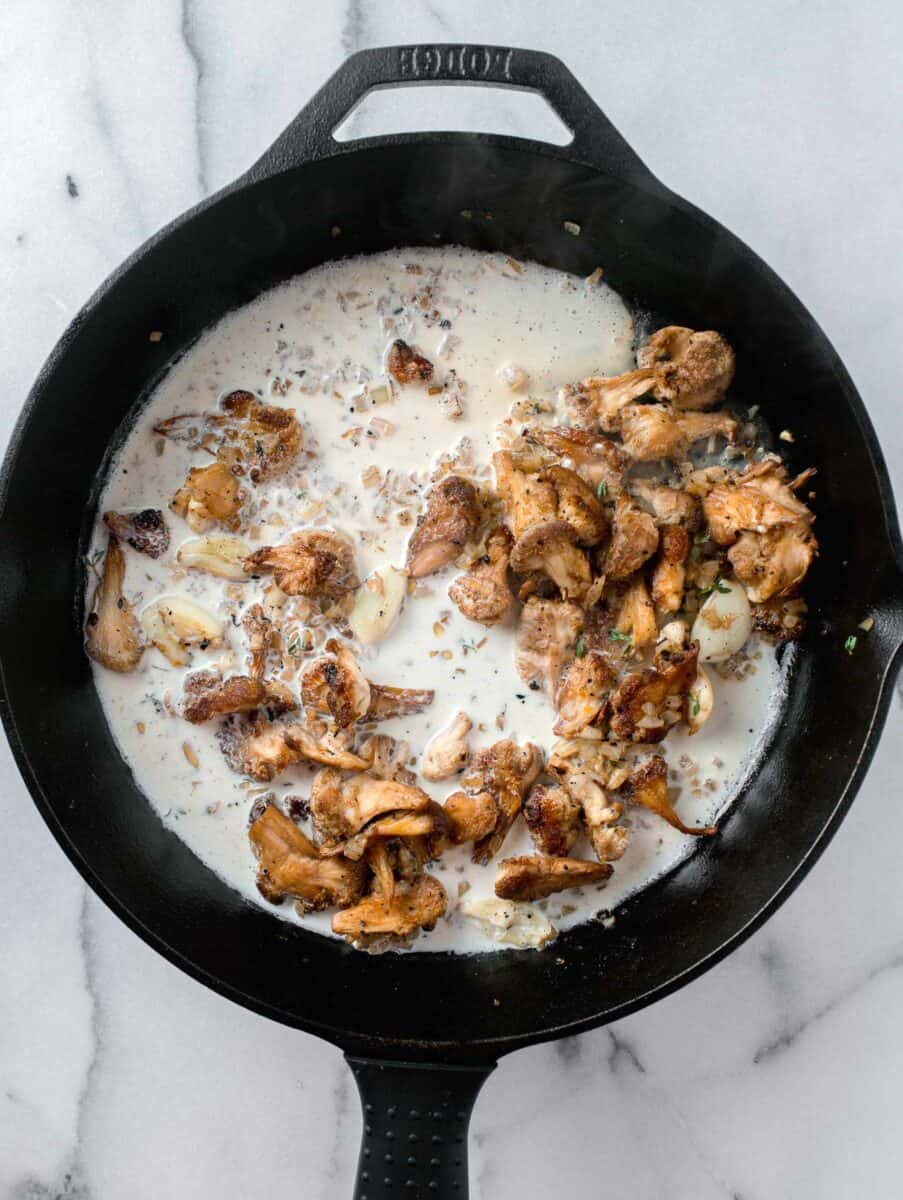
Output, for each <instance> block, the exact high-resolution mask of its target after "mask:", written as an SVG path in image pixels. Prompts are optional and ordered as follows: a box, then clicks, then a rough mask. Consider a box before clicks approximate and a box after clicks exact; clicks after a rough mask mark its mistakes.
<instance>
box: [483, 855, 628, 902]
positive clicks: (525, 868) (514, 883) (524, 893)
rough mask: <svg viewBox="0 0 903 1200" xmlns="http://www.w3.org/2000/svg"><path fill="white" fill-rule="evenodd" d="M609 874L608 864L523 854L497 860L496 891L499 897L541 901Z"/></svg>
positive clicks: (609, 867) (597, 881) (603, 878)
mask: <svg viewBox="0 0 903 1200" xmlns="http://www.w3.org/2000/svg"><path fill="white" fill-rule="evenodd" d="M611 873H612V867H611V864H610V863H600V862H592V861H590V860H588V859H582V858H547V857H545V856H544V855H541V854H524V855H520V856H519V857H517V858H505V859H503V860H502V861H501V862H500V863H499V873H498V875H497V876H496V880H495V894H496V895H497V896H498V897H500V898H501V899H502V900H541V899H542V898H543V897H544V896H551V895H552V894H553V893H555V892H563V891H566V890H567V889H568V888H575V887H585V886H587V885H589V884H597V883H604V882H605V880H606V879H608V878H609V877H610V876H611Z"/></svg>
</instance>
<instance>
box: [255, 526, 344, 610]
mask: <svg viewBox="0 0 903 1200" xmlns="http://www.w3.org/2000/svg"><path fill="white" fill-rule="evenodd" d="M244 567H245V570H246V571H247V572H248V574H249V575H255V574H258V573H268V572H272V574H273V578H274V579H275V581H276V583H277V584H278V585H279V587H280V588H281V589H282V591H283V592H285V593H286V594H287V595H289V596H320V597H323V598H324V599H327V600H333V599H336V598H338V597H341V596H344V595H347V594H348V593H349V592H351V591H353V590H354V588H356V587H357V586H358V578H357V573H356V571H355V567H354V549H353V547H352V545H351V542H350V541H349V540H348V538H346V537H345V536H344V534H340V533H337V532H336V531H335V530H333V529H303V530H301V532H300V533H295V534H293V535H292V536H291V537H290V538H289V540H288V541H287V542H283V544H282V545H281V546H263V547H261V549H260V550H255V552H254V553H253V554H252V555H250V557H249V558H247V559H245V564H244Z"/></svg>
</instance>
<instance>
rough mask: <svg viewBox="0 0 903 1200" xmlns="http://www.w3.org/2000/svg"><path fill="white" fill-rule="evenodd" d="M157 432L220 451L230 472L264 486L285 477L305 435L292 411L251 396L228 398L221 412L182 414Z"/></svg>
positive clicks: (239, 394)
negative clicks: (264, 482) (279, 476)
mask: <svg viewBox="0 0 903 1200" xmlns="http://www.w3.org/2000/svg"><path fill="white" fill-rule="evenodd" d="M154 433H158V434H161V435H162V436H163V437H167V438H171V439H172V440H174V441H183V442H187V443H188V445H189V447H190V448H191V449H193V450H196V449H200V448H201V447H203V448H204V449H206V450H208V451H209V452H210V453H215V454H216V456H217V459H218V460H219V461H220V463H221V464H222V465H223V466H225V467H226V469H227V470H228V471H229V472H230V473H234V474H236V475H248V476H249V477H250V479H251V480H252V482H254V483H260V482H262V481H263V480H264V479H271V478H273V477H274V476H276V475H281V474H283V473H284V472H285V471H286V470H287V469H288V468H289V467H290V466H291V464H292V463H293V462H294V460H295V459H296V458H297V456H298V452H299V451H300V449H301V447H302V445H303V444H304V434H303V431H302V429H301V426H300V424H299V423H298V419H297V418H296V416H295V414H294V413H293V412H292V411H291V410H290V409H287V408H280V407H278V406H276V405H271V404H264V403H263V401H261V400H258V399H257V397H256V396H255V395H253V393H251V392H246V391H236V392H230V393H229V395H228V396H224V397H223V399H222V401H221V402H220V411H219V412H210V413H179V414H177V415H176V416H174V417H170V418H169V419H168V420H166V421H161V422H160V423H159V424H158V425H155V426H154Z"/></svg>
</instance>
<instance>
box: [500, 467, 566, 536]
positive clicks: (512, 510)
mask: <svg viewBox="0 0 903 1200" xmlns="http://www.w3.org/2000/svg"><path fill="white" fill-rule="evenodd" d="M543 462H544V456H543V455H541V454H539V453H537V454H536V455H533V456H529V455H527V456H524V455H516V454H514V453H512V452H511V451H510V450H498V451H496V453H495V454H493V456H492V466H493V468H494V470H495V484H496V490H497V491H498V494H499V496H500V497H501V499H502V501H503V503H504V505H505V508H506V510H507V512H508V515H509V517H510V518H511V528H512V531H513V533H514V538H515V541H519V540H520V538H521V536H522V535H523V534H524V533H526V532H527V530H528V529H531V528H532V527H533V526H534V525H541V524H544V523H546V522H548V521H554V520H555V518H556V514H557V510H558V497H557V494H556V492H555V485H554V483H553V482H552V480H550V479H545V478H543V477H542V475H541V473H540V471H541V468H542V466H543Z"/></svg>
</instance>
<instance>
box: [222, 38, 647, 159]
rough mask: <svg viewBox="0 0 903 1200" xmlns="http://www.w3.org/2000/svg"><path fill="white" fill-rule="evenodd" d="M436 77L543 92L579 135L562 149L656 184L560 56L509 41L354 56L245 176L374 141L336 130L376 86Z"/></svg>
mask: <svg viewBox="0 0 903 1200" xmlns="http://www.w3.org/2000/svg"><path fill="white" fill-rule="evenodd" d="M429 83H459V84H482V85H484V86H490V87H504V88H515V89H518V90H520V91H528V92H537V93H538V94H539V95H540V96H542V97H543V98H544V99H545V100H546V102H547V103H548V104H549V105H550V107H551V108H553V109H554V110H555V112H556V113H557V114H558V116H559V117H560V118H561V120H562V121H563V122H564V123H565V125H567V127H568V128H569V129H570V130H571V132H572V133H573V135H574V139H573V141H572V142H571V143H570V144H569V145H568V146H567V147H561V148H560V152H564V153H567V156H568V157H569V158H577V159H581V160H583V161H585V162H588V163H591V164H592V165H594V166H597V167H600V168H601V169H602V170H604V171H606V172H608V173H609V174H611V175H614V176H616V177H618V178H620V179H623V180H630V181H638V180H645V181H646V182H649V181H650V180H652V178H653V176H652V174H651V172H650V171H649V170H648V168H647V167H646V166H645V165H644V164H643V163H642V161H641V160H640V159H639V158H638V157H637V155H636V154H635V153H634V152H633V150H631V148H630V146H629V145H628V144H627V142H626V141H625V140H624V139H623V138H622V137H621V135H620V133H618V131H617V129H615V127H614V125H612V123H611V122H610V121H609V120H608V118H607V117H606V116H605V114H604V113H603V112H602V110H601V109H600V108H599V107H598V105H597V104H596V102H595V101H594V100H593V98H592V97H591V96H590V94H589V93H588V92H587V91H586V90H585V88H584V87H583V86H582V85H581V84H580V83H578V82H577V80H576V79H575V78H574V76H573V75H572V74H571V72H570V71H569V70H568V69H567V67H566V66H565V65H564V63H563V62H562V61H561V60H560V59H558V58H556V57H555V56H554V55H553V54H547V53H546V52H545V51H542V50H519V49H515V48H512V47H509V46H479V45H461V44H445V45H416V46H380V47H377V48H375V49H372V50H359V51H358V52H357V53H356V54H352V55H351V57H350V58H348V59H346V61H345V62H344V63H343V64H342V65H341V66H340V67H339V69H338V70H337V71H336V73H335V74H334V75H333V76H332V77H331V78H330V79H328V80H327V81H326V83H325V84H324V85H323V87H322V88H320V90H319V91H318V92H317V93H316V95H315V96H314V97H313V99H312V100H310V101H309V103H308V104H307V105H305V107H304V108H303V109H302V110H301V112H300V113H299V114H298V116H297V117H296V118H295V119H294V121H292V123H291V125H289V127H288V128H287V129H286V130H285V132H284V133H282V134H280V136H279V137H278V138H277V139H276V141H275V142H274V143H273V144H272V146H271V147H270V148H269V150H267V152H266V153H265V154H264V155H263V157H262V158H260V159H259V160H258V161H257V162H256V163H255V164H254V166H253V167H252V168H251V170H250V171H249V172H248V174H247V175H246V176H245V180H246V181H249V182H253V181H256V180H258V179H265V178H267V177H268V176H271V175H276V174H279V173H280V172H282V171H286V170H289V169H290V168H292V167H296V166H299V165H300V164H301V163H305V162H311V161H312V160H313V159H316V158H325V157H328V156H330V155H334V154H341V153H347V151H348V150H349V149H351V148H352V147H353V146H354V145H355V144H357V145H362V144H363V145H366V144H367V143H368V141H369V139H361V141H359V142H357V143H353V142H352V143H342V142H337V141H336V140H335V138H334V137H333V131H334V130H335V129H336V127H337V126H338V125H340V124H341V122H342V121H343V120H344V119H345V117H346V116H347V115H348V114H349V113H350V112H351V110H352V109H353V108H355V107H356V105H357V104H359V103H360V101H361V100H363V99H364V97H365V96H366V95H367V94H368V93H369V92H371V91H373V90H374V89H375V88H387V87H396V86H401V87H405V86H411V85H420V84H429ZM411 136H412V135H411V134H394V135H388V136H386V137H382V138H379V139H374V140H378V141H379V142H380V143H382V144H391V143H403V142H405V141H406V140H410V139H411ZM419 136H420V137H424V136H433V137H442V136H443V135H441V134H433V135H423V134H421V135H419ZM472 136H474V137H487V136H489V135H485V134H483V135H472ZM503 140H508V141H515V140H519V141H522V140H523V139H510V138H509V139H503ZM553 149H555V150H559V148H558V147H554V148H553Z"/></svg>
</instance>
